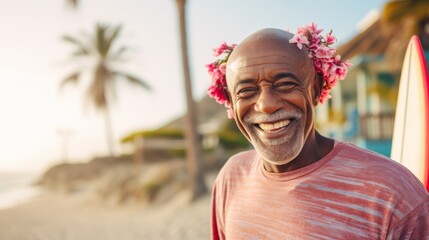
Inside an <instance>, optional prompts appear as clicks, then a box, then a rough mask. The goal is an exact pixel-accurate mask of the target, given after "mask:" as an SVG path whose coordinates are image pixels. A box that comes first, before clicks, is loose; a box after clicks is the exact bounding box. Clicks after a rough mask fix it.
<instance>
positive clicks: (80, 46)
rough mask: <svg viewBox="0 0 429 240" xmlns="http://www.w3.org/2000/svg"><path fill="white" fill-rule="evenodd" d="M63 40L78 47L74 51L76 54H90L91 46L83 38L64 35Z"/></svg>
mask: <svg viewBox="0 0 429 240" xmlns="http://www.w3.org/2000/svg"><path fill="white" fill-rule="evenodd" d="M62 40H63V41H66V42H68V43H70V44H73V45H75V46H76V47H77V50H76V51H75V52H74V53H73V55H74V56H83V55H90V51H89V48H88V47H87V46H85V43H84V42H82V41H81V40H79V39H77V38H75V37H72V36H69V35H64V36H62Z"/></svg>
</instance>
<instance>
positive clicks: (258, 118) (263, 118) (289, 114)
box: [244, 110, 302, 124]
mask: <svg viewBox="0 0 429 240" xmlns="http://www.w3.org/2000/svg"><path fill="white" fill-rule="evenodd" d="M301 117H302V113H300V112H298V111H295V110H292V111H286V110H279V111H277V112H275V113H272V114H263V113H257V114H252V115H247V116H245V117H244V122H246V123H251V124H253V123H260V122H275V121H279V120H283V119H287V118H295V119H298V118H301Z"/></svg>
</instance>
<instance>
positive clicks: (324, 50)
mask: <svg viewBox="0 0 429 240" xmlns="http://www.w3.org/2000/svg"><path fill="white" fill-rule="evenodd" d="M315 53H316V54H315V55H314V56H315V57H316V58H332V55H334V53H335V49H333V48H330V47H327V46H324V45H322V46H320V47H319V48H318V49H317V50H316V51H315Z"/></svg>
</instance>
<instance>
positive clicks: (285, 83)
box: [273, 81, 296, 91]
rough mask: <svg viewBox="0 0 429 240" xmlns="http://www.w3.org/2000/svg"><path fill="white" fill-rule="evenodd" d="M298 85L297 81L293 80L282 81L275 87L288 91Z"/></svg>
mask: <svg viewBox="0 0 429 240" xmlns="http://www.w3.org/2000/svg"><path fill="white" fill-rule="evenodd" d="M295 86H296V83H295V82H293V81H281V82H278V83H276V84H274V86H273V88H274V89H275V90H279V91H288V90H291V89H293V88H294V87H295Z"/></svg>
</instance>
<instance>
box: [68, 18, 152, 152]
mask: <svg viewBox="0 0 429 240" xmlns="http://www.w3.org/2000/svg"><path fill="white" fill-rule="evenodd" d="M120 32H121V26H120V25H118V26H110V25H107V24H96V27H95V34H94V35H93V36H91V35H84V36H83V39H79V38H77V37H73V36H70V35H65V36H63V40H64V41H66V42H67V43H69V44H72V45H73V46H74V47H75V52H74V53H73V54H72V58H74V59H76V60H95V64H92V65H90V67H89V72H90V73H91V83H90V85H89V87H88V89H87V97H88V100H89V101H90V103H92V104H93V105H94V106H95V108H96V109H98V110H101V111H102V112H103V113H104V120H105V127H106V134H107V145H108V150H109V154H110V156H113V154H114V153H113V137H112V124H111V120H110V113H109V110H110V109H109V107H110V104H111V100H112V97H113V95H112V94H113V93H114V82H115V81H118V80H126V81H127V82H129V83H131V84H134V85H137V86H140V87H142V88H143V89H145V90H150V89H151V88H150V86H149V85H148V84H147V83H145V82H144V81H143V80H141V79H140V78H138V77H136V76H134V75H132V74H130V73H127V72H123V71H120V70H117V69H116V65H117V64H118V63H120V62H121V60H123V58H122V57H123V55H124V53H125V52H126V51H127V50H128V47H126V46H120V47H117V48H115V47H114V46H115V44H114V43H115V42H116V41H117V39H118V37H119V34H120ZM84 66H85V67H84V68H78V69H76V70H75V71H74V72H72V73H71V74H69V75H68V76H67V77H66V78H64V79H63V80H62V82H61V85H60V86H61V87H64V86H65V85H67V84H70V83H76V82H78V81H79V80H81V78H82V76H83V75H84V74H85V73H86V72H87V70H88V68H87V67H88V66H86V65H84Z"/></svg>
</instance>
